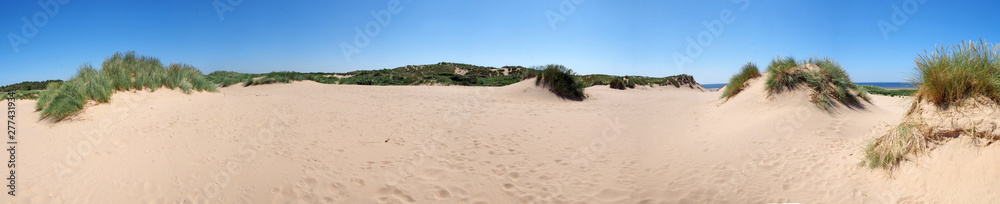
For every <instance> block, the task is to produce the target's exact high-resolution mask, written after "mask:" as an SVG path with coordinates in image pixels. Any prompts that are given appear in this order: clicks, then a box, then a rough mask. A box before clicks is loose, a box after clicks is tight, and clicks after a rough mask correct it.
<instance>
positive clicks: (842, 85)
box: [765, 57, 868, 111]
mask: <svg viewBox="0 0 1000 204" xmlns="http://www.w3.org/2000/svg"><path fill="white" fill-rule="evenodd" d="M767 72H768V74H769V76H768V77H767V81H765V86H766V89H767V90H768V93H770V94H778V93H781V92H783V91H789V90H793V89H796V88H799V85H805V86H807V87H808V88H811V89H813V93H812V95H810V97H811V99H810V101H812V102H813V103H815V104H816V106H818V107H819V108H820V109H823V110H826V111H831V109H830V108H831V107H832V106H833V105H834V103H833V102H840V103H841V104H844V105H847V106H858V105H860V103H859V102H860V101H859V100H858V99H859V98H860V99H863V100H866V101H867V100H868V96H867V95H866V93H865V92H864V91H863V90H859V88H858V87H857V85H855V84H854V82H852V81H851V79H850V77H849V76H848V75H847V72H846V71H844V69H843V68H841V67H840V63H837V62H836V61H833V60H832V59H830V58H812V59H809V61H804V62H801V63H800V62H797V61H795V58H792V57H785V58H775V59H774V60H773V61H771V64H770V65H768V67H767Z"/></svg>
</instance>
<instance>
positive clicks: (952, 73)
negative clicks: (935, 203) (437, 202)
mask: <svg viewBox="0 0 1000 204" xmlns="http://www.w3.org/2000/svg"><path fill="white" fill-rule="evenodd" d="M997 51H998V48H997V46H996V44H988V43H985V42H983V41H982V40H980V42H979V43H974V42H962V44H959V45H953V46H945V47H940V48H937V50H936V51H935V52H932V53H929V54H926V55H918V57H917V59H916V60H915V62H916V68H915V69H916V70H917V74H918V76H917V77H916V83H917V84H918V85H920V88H919V90H917V91H916V93H915V96H916V100H914V101H913V105H911V106H910V110H909V111H907V114H906V115H905V116H904V117H903V122H902V123H901V124H900V125H899V126H897V127H896V128H893V129H891V130H890V131H889V132H888V133H886V134H884V135H882V136H880V137H879V138H876V139H875V140H873V141H872V142H871V143H869V144H868V146H867V147H866V148H865V155H866V157H865V159H864V160H863V161H862V163H863V164H867V166H868V167H869V168H873V169H874V168H882V169H887V170H888V169H892V168H894V167H896V166H898V165H899V164H900V163H901V162H903V161H905V160H907V159H908V158H909V157H910V156H912V155H915V154H917V153H920V152H925V151H927V150H929V149H931V148H933V147H932V144H936V143H937V142H940V141H943V140H947V139H948V138H957V137H959V136H969V137H970V138H971V139H973V141H976V139H979V138H982V139H986V140H988V141H989V142H987V143H986V144H989V143H992V142H993V141H996V140H1000V130H995V129H991V128H985V129H984V128H982V127H994V128H995V125H990V124H991V123H993V122H995V121H997V118H996V114H992V115H991V114H989V113H991V112H994V113H995V112H996V107H997V104H1000V61H998V54H997ZM991 121H993V122H991Z"/></svg>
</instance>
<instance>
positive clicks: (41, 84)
mask: <svg viewBox="0 0 1000 204" xmlns="http://www.w3.org/2000/svg"><path fill="white" fill-rule="evenodd" d="M62 82H63V81H62V80H47V81H26V82H21V83H16V84H11V85H7V86H2V87H0V92H3V93H7V92H11V91H32V90H45V87H46V86H48V85H49V84H50V83H62Z"/></svg>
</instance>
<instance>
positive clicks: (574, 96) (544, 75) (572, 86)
mask: <svg viewBox="0 0 1000 204" xmlns="http://www.w3.org/2000/svg"><path fill="white" fill-rule="evenodd" d="M539 69H541V71H540V72H539V73H538V74H537V77H536V78H535V84H536V85H543V86H546V87H549V90H550V91H552V93H555V94H556V95H558V96H559V97H563V98H566V99H570V100H583V99H584V98H586V97H587V96H586V95H584V94H583V88H584V87H583V82H581V81H580V78H579V77H577V75H576V73H575V72H573V70H571V69H568V68H566V67H565V66H562V65H557V64H550V65H545V67H544V68H542V67H539Z"/></svg>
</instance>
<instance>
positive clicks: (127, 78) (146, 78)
mask: <svg viewBox="0 0 1000 204" xmlns="http://www.w3.org/2000/svg"><path fill="white" fill-rule="evenodd" d="M161 87H167V88H169V89H176V88H180V89H181V90H182V91H183V92H184V93H188V94H190V93H191V92H192V91H213V92H214V91H216V86H215V84H214V83H212V82H210V81H208V79H206V78H205V76H204V75H202V73H201V71H199V70H198V69H196V68H194V67H192V66H190V65H184V64H171V65H170V68H169V69H167V68H164V67H163V64H160V61H159V60H158V59H156V58H153V57H145V56H139V57H137V56H136V55H135V52H127V53H115V54H114V55H112V56H111V57H109V58H108V59H106V60H105V61H104V63H103V64H102V68H101V70H100V71H98V70H95V69H94V68H93V67H92V66H91V65H89V64H84V65H82V66H80V70H79V71H78V72H77V74H76V75H74V76H73V77H72V78H70V80H68V81H66V82H63V83H50V84H49V85H48V87H47V88H46V89H45V91H42V92H41V93H40V94H39V97H38V98H39V100H38V103H37V104H36V105H35V109H36V110H39V111H41V114H42V118H49V119H52V120H53V121H60V120H63V119H65V118H67V117H69V116H71V115H73V114H76V113H77V112H79V111H80V110H81V109H83V106H84V104H87V102H88V101H91V100H93V101H95V102H97V103H107V102H109V101H110V100H111V94H112V93H114V92H115V91H129V90H143V89H146V88H148V89H150V90H153V91H155V90H156V89H158V88H161Z"/></svg>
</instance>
